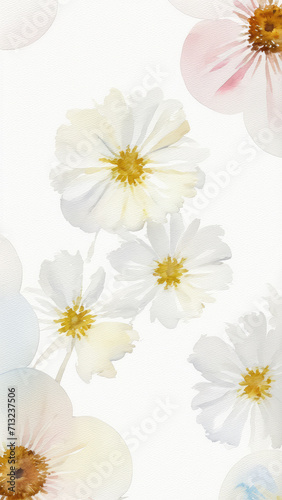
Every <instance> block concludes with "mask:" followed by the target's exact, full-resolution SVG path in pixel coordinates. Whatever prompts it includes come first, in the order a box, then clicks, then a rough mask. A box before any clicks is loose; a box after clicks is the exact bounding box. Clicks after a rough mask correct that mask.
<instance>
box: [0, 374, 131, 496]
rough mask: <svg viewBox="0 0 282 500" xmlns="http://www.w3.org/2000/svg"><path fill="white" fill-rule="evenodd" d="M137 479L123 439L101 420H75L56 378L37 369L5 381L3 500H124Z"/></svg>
mask: <svg viewBox="0 0 282 500" xmlns="http://www.w3.org/2000/svg"><path fill="white" fill-rule="evenodd" d="M8 409H9V410H8ZM14 420H15V424H14ZM13 429H14V430H13ZM131 477H132V462H131V456H130V453H129V450H128V448H127V446H126V444H125V442H124V441H123V439H122V438H121V437H120V435H119V434H118V433H117V432H116V431H115V430H114V429H112V428H111V427H110V426H109V425H107V424H106V423H104V422H102V421H101V420H98V419H96V418H93V417H73V416H72V405H71V402H70V400H69V398H68V396H67V394H66V393H65V391H64V390H63V389H62V388H61V387H60V385H59V384H57V383H56V382H55V381H54V380H53V379H52V378H50V377H49V376H48V375H46V374H44V373H42V372H39V371H37V370H32V369H19V370H12V371H10V372H8V373H5V374H4V375H1V376H0V498H1V499H2V500H9V499H11V498H15V499H27V500H44V499H45V498H47V499H48V500H58V499H60V500H71V499H75V500H77V499H80V500H90V499H91V500H119V499H120V498H121V496H122V495H123V494H124V493H126V491H127V490H128V488H129V486H130V482H131ZM9 481H10V482H9ZM9 488H14V490H13V491H11V490H10V491H9Z"/></svg>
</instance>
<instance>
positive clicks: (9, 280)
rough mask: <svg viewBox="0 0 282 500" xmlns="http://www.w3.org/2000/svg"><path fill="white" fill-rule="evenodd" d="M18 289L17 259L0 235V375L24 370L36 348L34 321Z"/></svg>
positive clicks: (19, 283)
mask: <svg viewBox="0 0 282 500" xmlns="http://www.w3.org/2000/svg"><path fill="white" fill-rule="evenodd" d="M21 286H22V265H21V262H20V259H19V257H18V255H17V252H16V250H15V249H14V247H13V246H12V245H11V243H10V242H9V241H8V240H7V239H6V238H4V236H1V235H0V342H1V350H0V373H2V372H5V371H8V370H11V369H12V368H20V367H25V366H28V365H29V364H30V363H31V361H32V360H33V358H34V356H35V353H36V351H37V347H38V342H39V325H38V319H37V316H36V314H35V312H34V311H33V309H32V307H31V305H30V304H29V303H28V302H27V300H26V299H25V298H24V297H23V296H22V294H21V293H20V290H21Z"/></svg>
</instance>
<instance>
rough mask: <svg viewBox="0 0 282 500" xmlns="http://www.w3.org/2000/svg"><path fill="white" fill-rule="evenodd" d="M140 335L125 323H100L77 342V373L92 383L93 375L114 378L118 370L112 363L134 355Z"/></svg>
mask: <svg viewBox="0 0 282 500" xmlns="http://www.w3.org/2000/svg"><path fill="white" fill-rule="evenodd" d="M138 338H139V337H138V334H137V333H136V332H135V331H134V330H133V329H132V327H131V326H130V325H127V324H125V323H100V324H97V325H94V326H93V327H92V328H91V329H90V330H89V332H88V334H87V336H86V337H83V338H82V339H81V340H80V341H78V342H76V350H77V358H78V363H77V372H78V374H79V376H80V377H81V378H82V380H84V381H85V382H90V380H91V377H92V375H93V374H95V373H97V374H98V375H101V376H103V377H108V378H112V377H115V375H116V370H115V368H114V365H113V363H112V361H117V360H119V359H121V358H123V356H124V355H125V354H126V353H132V351H133V348H134V345H133V343H132V342H133V341H135V340H138Z"/></svg>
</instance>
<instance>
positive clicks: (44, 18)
mask: <svg viewBox="0 0 282 500" xmlns="http://www.w3.org/2000/svg"><path fill="white" fill-rule="evenodd" d="M57 10H58V0H8V1H7V0H0V49H3V50H15V49H20V48H22V47H25V46H27V45H30V44H31V43H34V42H36V40H38V39H39V38H41V37H42V36H43V35H44V33H46V31H47V30H48V29H49V28H50V26H51V24H52V23H53V21H54V19H55V17H56V14H57Z"/></svg>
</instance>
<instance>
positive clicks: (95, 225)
mask: <svg viewBox="0 0 282 500" xmlns="http://www.w3.org/2000/svg"><path fill="white" fill-rule="evenodd" d="M110 188H111V185H110V183H109V182H107V181H101V182H98V183H97V184H96V183H95V184H94V185H93V186H92V187H91V189H89V191H87V192H86V193H85V194H83V195H81V196H76V197H74V198H73V199H71V200H68V199H64V198H62V199H61V210H62V212H63V215H64V217H65V219H66V220H67V221H68V222H70V224H72V225H73V226H75V227H80V229H82V230H83V231H85V232H87V233H94V232H97V231H99V229H100V227H101V223H100V221H99V219H98V217H97V215H96V213H95V209H96V206H97V204H98V203H99V201H100V200H102V199H103V197H104V196H105V198H106V203H109V196H108V192H109V191H110ZM117 219H118V218H117ZM115 223H116V219H115Z"/></svg>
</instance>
